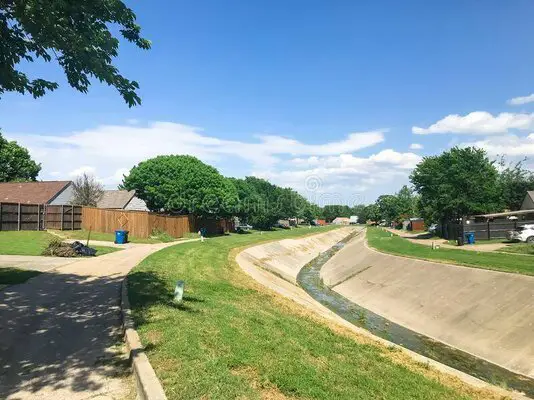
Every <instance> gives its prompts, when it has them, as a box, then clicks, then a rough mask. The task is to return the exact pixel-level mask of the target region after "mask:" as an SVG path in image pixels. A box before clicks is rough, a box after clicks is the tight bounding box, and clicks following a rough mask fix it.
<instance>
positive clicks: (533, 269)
mask: <svg viewBox="0 0 534 400" xmlns="http://www.w3.org/2000/svg"><path fill="white" fill-rule="evenodd" d="M367 240H368V242H369V245H370V246H371V247H374V248H375V249H377V250H380V251H383V252H385V253H390V254H396V255H401V256H407V257H413V258H421V259H426V260H432V261H441V262H447V263H452V264H459V265H466V266H469V267H476V268H485V269H492V270H496V271H504V272H515V273H519V274H524V275H534V263H533V262H532V259H530V258H529V257H524V256H520V255H513V254H505V253H500V252H499V253H497V252H478V251H467V250H457V249H446V248H443V247H442V248H440V249H439V250H432V248H431V247H430V246H425V245H421V244H416V243H412V242H410V241H409V240H406V239H404V238H401V237H400V236H397V235H393V236H391V234H390V233H389V232H386V231H384V230H382V229H379V228H369V229H368V230H367Z"/></svg>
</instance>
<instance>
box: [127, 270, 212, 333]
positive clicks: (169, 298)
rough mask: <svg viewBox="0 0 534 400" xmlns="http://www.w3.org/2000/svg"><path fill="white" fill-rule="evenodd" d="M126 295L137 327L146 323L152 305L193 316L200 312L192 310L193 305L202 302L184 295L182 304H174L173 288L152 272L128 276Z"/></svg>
mask: <svg viewBox="0 0 534 400" xmlns="http://www.w3.org/2000/svg"><path fill="white" fill-rule="evenodd" d="M186 286H187V283H186ZM128 293H129V299H130V306H131V308H132V311H133V317H134V322H135V324H136V325H137V326H140V325H143V324H145V323H147V322H148V314H147V313H148V310H149V309H150V307H151V306H153V305H163V306H165V307H169V308H173V309H176V310H179V311H185V312H188V313H193V314H194V313H199V312H200V310H198V309H196V308H193V304H195V303H203V302H204V300H203V299H201V298H199V297H195V296H192V295H184V297H183V299H182V302H180V303H177V302H175V301H174V287H172V286H170V285H169V284H168V283H167V282H166V281H164V280H163V279H162V278H160V277H159V276H158V275H157V274H155V273H153V272H142V271H138V272H133V273H131V274H130V275H128Z"/></svg>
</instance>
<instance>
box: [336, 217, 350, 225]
mask: <svg viewBox="0 0 534 400" xmlns="http://www.w3.org/2000/svg"><path fill="white" fill-rule="evenodd" d="M332 223H333V224H334V225H349V224H350V218H346V217H337V218H335V219H334V220H333V221H332Z"/></svg>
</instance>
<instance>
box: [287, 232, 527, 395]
mask: <svg viewBox="0 0 534 400" xmlns="http://www.w3.org/2000/svg"><path fill="white" fill-rule="evenodd" d="M359 233H360V232H356V233H353V234H351V235H349V236H348V237H346V238H345V239H343V240H342V241H341V242H339V243H337V244H336V245H334V246H333V247H332V248H331V249H329V250H327V251H325V252H323V253H321V254H320V255H319V256H318V257H316V258H315V259H313V260H312V261H311V262H310V263H308V264H307V265H305V266H304V268H302V270H301V271H300V272H299V274H298V276H297V283H298V284H299V286H300V287H302V288H303V289H304V290H305V291H306V292H307V293H308V294H309V295H310V296H311V297H313V298H314V299H315V300H316V301H318V302H319V303H321V304H322V305H324V306H325V307H327V308H328V309H330V310H331V311H333V312H335V313H336V314H337V315H339V316H340V317H342V318H343V319H345V320H346V321H348V322H350V323H352V324H353V325H355V326H358V327H360V328H364V329H366V330H368V331H369V332H371V333H373V334H374V335H376V336H379V337H381V338H383V339H386V340H388V341H390V342H392V343H395V344H398V345H400V346H402V347H405V348H407V349H410V350H412V351H414V352H416V353H419V354H421V355H423V356H425V357H428V358H430V359H432V360H436V361H438V362H440V363H442V364H445V365H448V366H450V367H452V368H455V369H457V370H459V371H462V372H465V373H467V374H469V375H471V376H474V377H477V378H479V379H481V380H484V381H486V382H489V383H491V384H494V385H496V386H500V387H503V388H508V389H513V390H516V391H519V392H522V393H524V394H525V395H527V396H528V397H530V398H534V380H533V379H531V378H529V377H526V376H524V375H520V374H516V373H514V372H511V371H509V370H507V369H505V368H502V367H500V366H498V365H496V364H492V363H490V362H488V361H486V360H483V359H480V358H477V357H475V356H473V355H471V354H469V353H466V352H464V351H461V350H458V349H455V348H453V347H450V346H448V345H446V344H444V343H441V342H438V341H436V340H434V339H431V338H429V337H427V336H424V335H421V334H419V333H417V332H415V331H412V330H410V329H408V328H405V327H403V326H401V325H398V324H396V323H394V322H392V321H390V320H388V319H386V318H384V317H381V316H380V315H378V314H375V313H373V312H372V311H369V310H367V309H366V308H363V307H361V306H359V305H357V304H355V303H353V302H352V301H350V300H349V299H347V298H346V297H344V296H342V295H341V294H339V293H337V292H335V291H333V290H331V289H330V288H328V287H327V286H326V285H324V284H323V282H322V280H321V277H320V272H321V268H322V267H323V265H324V264H325V263H326V262H327V261H328V260H329V259H330V258H332V256H333V255H334V254H335V253H337V252H338V251H339V250H341V249H342V248H343V247H344V246H345V244H346V243H348V242H349V241H350V240H351V239H353V238H354V237H355V236H357V235H358V234H359Z"/></svg>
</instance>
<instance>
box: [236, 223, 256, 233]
mask: <svg viewBox="0 0 534 400" xmlns="http://www.w3.org/2000/svg"><path fill="white" fill-rule="evenodd" d="M251 229H252V226H250V225H248V224H244V225H238V226H236V227H235V231H236V232H237V233H245V232H248V231H250V230H251Z"/></svg>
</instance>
